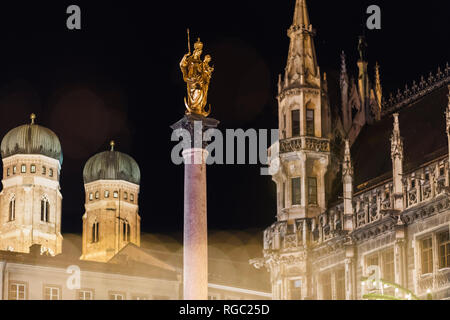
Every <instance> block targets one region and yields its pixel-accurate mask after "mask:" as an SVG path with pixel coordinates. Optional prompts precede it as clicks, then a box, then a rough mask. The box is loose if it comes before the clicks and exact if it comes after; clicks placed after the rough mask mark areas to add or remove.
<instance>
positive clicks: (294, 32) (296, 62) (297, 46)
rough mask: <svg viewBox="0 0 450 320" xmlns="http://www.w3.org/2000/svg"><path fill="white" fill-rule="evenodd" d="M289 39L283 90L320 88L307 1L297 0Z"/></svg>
mask: <svg viewBox="0 0 450 320" xmlns="http://www.w3.org/2000/svg"><path fill="white" fill-rule="evenodd" d="M288 37H289V38H290V39H291V42H290V45H289V55H288V61H287V65H286V70H285V75H284V82H283V85H282V87H281V90H283V89H290V88H295V87H300V86H305V85H307V86H309V87H313V88H320V71H319V67H318V65H317V58H316V50H315V48H314V41H313V37H314V30H313V28H312V25H311V24H310V21H309V15H308V9H307V7H306V0H296V4H295V12H294V18H293V23H292V25H291V27H290V28H289V30H288Z"/></svg>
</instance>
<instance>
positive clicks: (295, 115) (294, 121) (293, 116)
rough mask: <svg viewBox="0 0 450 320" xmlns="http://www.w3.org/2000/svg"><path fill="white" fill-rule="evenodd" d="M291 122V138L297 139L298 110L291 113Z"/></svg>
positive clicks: (298, 127)
mask: <svg viewBox="0 0 450 320" xmlns="http://www.w3.org/2000/svg"><path fill="white" fill-rule="evenodd" d="M291 121H292V128H291V129H292V136H293V137H297V136H299V135H300V110H292V111H291Z"/></svg>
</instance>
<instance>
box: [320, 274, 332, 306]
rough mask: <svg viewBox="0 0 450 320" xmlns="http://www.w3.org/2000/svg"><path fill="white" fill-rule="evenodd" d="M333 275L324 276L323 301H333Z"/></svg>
mask: <svg viewBox="0 0 450 320" xmlns="http://www.w3.org/2000/svg"><path fill="white" fill-rule="evenodd" d="M332 297H333V296H332V293H331V273H329V272H328V273H326V274H324V275H322V300H331V299H332Z"/></svg>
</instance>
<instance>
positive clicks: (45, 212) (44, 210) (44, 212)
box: [41, 198, 50, 222]
mask: <svg viewBox="0 0 450 320" xmlns="http://www.w3.org/2000/svg"><path fill="white" fill-rule="evenodd" d="M41 221H42V222H49V221H50V203H49V202H48V199H47V198H43V199H42V200H41Z"/></svg>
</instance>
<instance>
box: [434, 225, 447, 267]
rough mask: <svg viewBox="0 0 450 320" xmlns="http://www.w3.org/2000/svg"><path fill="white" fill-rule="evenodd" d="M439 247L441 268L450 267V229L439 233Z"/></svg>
mask: <svg viewBox="0 0 450 320" xmlns="http://www.w3.org/2000/svg"><path fill="white" fill-rule="evenodd" d="M437 240H438V248H439V251H438V252H439V269H442V268H450V236H449V231H446V232H441V233H439V234H438V235H437Z"/></svg>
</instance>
